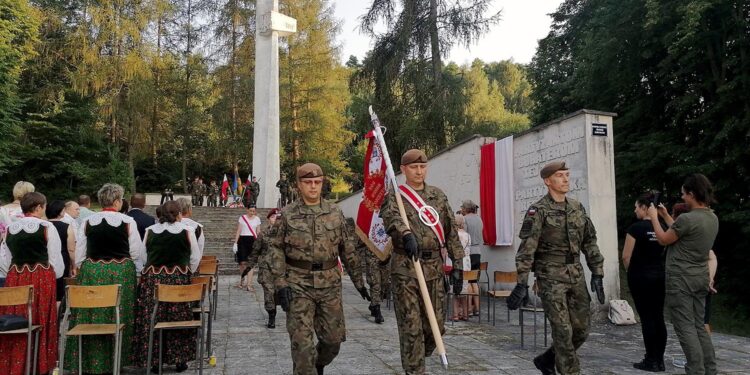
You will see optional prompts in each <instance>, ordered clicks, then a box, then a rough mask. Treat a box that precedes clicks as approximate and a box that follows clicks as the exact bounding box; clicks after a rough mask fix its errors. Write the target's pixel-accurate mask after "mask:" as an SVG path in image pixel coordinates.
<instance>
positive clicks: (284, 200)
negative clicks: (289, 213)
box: [276, 179, 292, 207]
mask: <svg viewBox="0 0 750 375" xmlns="http://www.w3.org/2000/svg"><path fill="white" fill-rule="evenodd" d="M276 187H277V188H279V194H281V206H282V207H284V206H286V205H287V204H289V203H290V202H291V201H292V197H291V195H290V194H289V181H287V180H286V179H281V180H279V181H277V182H276Z"/></svg>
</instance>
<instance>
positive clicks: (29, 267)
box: [0, 192, 65, 375]
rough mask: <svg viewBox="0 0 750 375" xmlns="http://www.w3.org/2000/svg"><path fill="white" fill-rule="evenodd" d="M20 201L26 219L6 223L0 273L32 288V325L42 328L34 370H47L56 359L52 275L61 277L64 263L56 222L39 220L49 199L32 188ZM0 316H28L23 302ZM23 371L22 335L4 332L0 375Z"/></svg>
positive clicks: (9, 280) (13, 282)
mask: <svg viewBox="0 0 750 375" xmlns="http://www.w3.org/2000/svg"><path fill="white" fill-rule="evenodd" d="M20 204H21V209H22V212H23V215H24V218H22V219H19V220H16V221H14V222H13V223H12V224H11V225H10V226H9V227H8V232H7V238H6V240H5V242H3V244H2V245H1V246H0V277H6V275H7V280H6V284H5V286H6V287H14V286H22V285H33V286H34V303H33V306H32V311H33V316H32V323H33V324H34V325H40V326H41V329H40V331H39V359H38V367H37V372H38V373H40V374H45V373H47V372H49V371H51V370H52V369H53V368H54V367H55V362H56V361H57V304H56V302H55V293H56V290H55V289H56V287H55V279H56V278H57V277H60V276H62V274H63V270H64V269H65V265H64V264H63V259H62V256H61V255H60V246H61V245H60V237H59V236H58V234H57V230H56V229H55V226H54V225H52V224H50V223H49V222H47V221H44V220H42V217H43V216H44V210H45V208H46V205H47V199H46V198H45V197H44V195H42V194H40V193H33V192H32V193H27V194H26V195H24V196H23V198H22V199H21V201H20ZM2 314H12V315H20V316H24V317H27V316H26V315H27V310H26V305H19V306H4V307H0V315H2ZM27 318H28V317H27ZM25 370H26V336H25V335H9V336H3V338H2V340H0V375H16V374H23V373H24V371H25Z"/></svg>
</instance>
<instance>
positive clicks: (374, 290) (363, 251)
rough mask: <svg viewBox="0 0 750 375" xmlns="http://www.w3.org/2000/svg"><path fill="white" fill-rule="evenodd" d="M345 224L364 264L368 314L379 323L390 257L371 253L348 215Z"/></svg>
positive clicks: (389, 283)
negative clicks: (367, 290) (368, 299)
mask: <svg viewBox="0 0 750 375" xmlns="http://www.w3.org/2000/svg"><path fill="white" fill-rule="evenodd" d="M346 224H347V226H348V227H349V233H350V237H351V238H352V241H354V243H355V244H356V245H355V248H356V249H357V253H358V254H359V256H360V257H361V259H362V261H363V265H364V266H365V271H366V273H365V275H366V276H367V284H368V285H369V286H370V297H371V298H372V301H370V315H371V316H372V317H374V318H375V323H378V324H381V323H383V322H384V321H385V319H383V314H382V313H381V312H380V303H381V302H382V301H383V299H384V298H385V296H387V295H388V290H389V288H390V286H391V271H390V260H391V258H390V256H389V257H388V259H386V260H383V261H381V260H380V259H379V258H378V257H377V256H376V255H375V254H373V253H372V251H371V250H370V249H369V248H368V247H367V245H366V244H365V243H364V242H362V239H360V238H359V236H358V235H357V233H356V226H355V224H354V219H352V218H350V217H348V218H346Z"/></svg>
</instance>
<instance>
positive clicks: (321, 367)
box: [315, 365, 325, 375]
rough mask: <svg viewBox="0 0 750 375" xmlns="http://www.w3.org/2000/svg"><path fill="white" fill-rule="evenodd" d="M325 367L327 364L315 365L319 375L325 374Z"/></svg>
mask: <svg viewBox="0 0 750 375" xmlns="http://www.w3.org/2000/svg"><path fill="white" fill-rule="evenodd" d="M323 368H325V366H323V365H315V369H316V370H318V375H323Z"/></svg>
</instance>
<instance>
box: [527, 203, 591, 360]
mask: <svg viewBox="0 0 750 375" xmlns="http://www.w3.org/2000/svg"><path fill="white" fill-rule="evenodd" d="M519 237H520V238H521V240H522V241H521V245H520V246H519V248H518V254H517V255H516V268H517V270H518V283H519V284H524V285H526V283H527V279H528V276H529V271H531V270H532V268H533V271H534V274H535V275H536V278H537V282H538V285H539V293H540V295H539V296H540V298H541V299H542V304H543V306H544V311H545V312H546V314H547V317H548V318H549V320H550V324H551V327H552V347H551V348H550V349H548V350H547V352H545V354H543V355H542V356H544V357H545V358H546V360H550V361H551V358H552V357H554V360H555V365H556V367H557V371H559V372H560V373H561V374H566V375H567V374H579V373H580V371H581V367H580V363H579V361H578V356H577V355H576V349H578V348H579V347H580V346H581V345H582V344H583V343H584V341H586V337H587V336H588V333H589V321H590V318H591V316H590V314H591V313H590V308H589V305H590V302H591V297H590V296H589V292H588V290H587V288H586V277H585V274H584V270H583V266H582V265H581V262H580V254H581V253H583V254H584V255H585V256H586V262H587V263H588V266H589V269H591V273H592V274H593V275H603V269H602V264H603V263H604V258H603V257H602V254H601V253H600V252H599V247H598V246H597V244H596V230H595V229H594V224H593V223H592V222H591V219H589V217H588V215H586V210H585V209H584V208H583V205H581V203H580V202H578V201H576V200H574V199H571V198H566V201H565V202H561V203H556V202H555V201H554V200H553V199H552V197H551V196H550V195H549V194H547V195H546V196H544V197H543V198H542V199H540V200H539V201H538V202H536V203H534V204H533V205H532V206H531V207H529V209H528V211H527V212H526V216H525V217H524V219H523V226H522V227H521V232H520V234H519Z"/></svg>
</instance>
